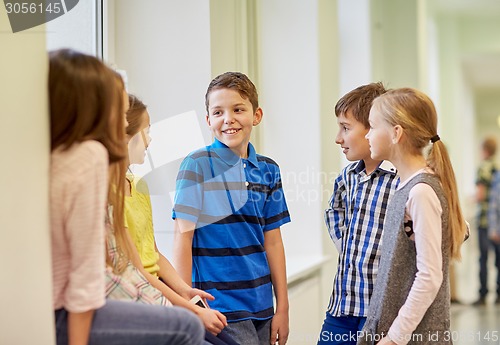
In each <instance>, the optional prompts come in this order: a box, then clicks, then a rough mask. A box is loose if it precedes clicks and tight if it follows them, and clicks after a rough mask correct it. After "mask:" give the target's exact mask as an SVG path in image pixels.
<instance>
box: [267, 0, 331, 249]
mask: <svg viewBox="0 0 500 345" xmlns="http://www.w3.org/2000/svg"><path fill="white" fill-rule="evenodd" d="M259 14H260V15H259V18H260V30H261V32H262V35H261V37H260V52H261V53H260V54H261V55H260V59H261V60H260V61H261V65H260V77H259V80H260V95H261V103H262V107H263V109H264V118H263V122H262V124H261V152H262V153H263V154H264V155H267V156H270V157H272V158H273V159H274V160H276V161H277V162H278V164H279V165H280V168H281V172H282V179H283V188H284V190H285V194H286V198H287V202H288V206H289V211H290V214H291V217H292V223H291V224H290V225H286V226H285V227H284V228H283V231H282V232H283V239H284V243H285V249H286V251H287V255H288V256H294V255H317V254H319V253H322V245H321V242H320V240H321V231H322V229H323V221H322V211H321V209H322V190H321V178H322V175H321V174H322V171H321V140H320V136H319V135H318V133H320V129H321V121H320V97H319V86H320V69H319V46H318V39H319V34H318V28H319V25H318V2H317V1H308V2H303V1H287V0H274V1H262V3H261V6H260V10H259Z"/></svg>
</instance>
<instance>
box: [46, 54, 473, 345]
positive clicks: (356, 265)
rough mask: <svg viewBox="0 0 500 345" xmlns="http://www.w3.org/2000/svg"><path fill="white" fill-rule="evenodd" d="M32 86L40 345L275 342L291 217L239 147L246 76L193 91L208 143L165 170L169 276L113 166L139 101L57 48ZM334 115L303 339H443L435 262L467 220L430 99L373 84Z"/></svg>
mask: <svg viewBox="0 0 500 345" xmlns="http://www.w3.org/2000/svg"><path fill="white" fill-rule="evenodd" d="M49 94H50V117H51V148H52V154H51V186H50V189H51V194H50V201H51V232H52V262H53V281H54V310H55V317H56V332H57V343H58V344H71V345H73V344H138V343H144V344H166V343H168V344H190V345H192V344H194V345H196V344H222V345H224V344H245V345H246V344H248V345H256V344H262V345H263V344H275V343H279V344H286V342H287V339H288V334H289V325H288V324H289V322H288V309H289V306H288V294H287V282H286V270H285V254H284V248H283V242H282V239H281V231H280V227H281V226H282V225H284V224H286V223H288V222H290V215H289V213H288V209H287V204H286V201H285V197H284V193H283V189H282V181H281V174H280V169H279V167H278V165H277V163H276V162H275V161H273V160H272V159H270V158H268V157H265V156H262V155H259V154H257V153H256V151H255V148H254V147H253V145H252V144H251V143H250V134H251V131H252V128H253V126H256V125H258V124H259V123H260V122H261V121H262V117H263V111H262V109H261V108H260V107H259V103H258V95H257V91H256V89H255V86H254V84H253V83H252V82H251V81H250V80H249V79H248V77H247V76H246V75H244V74H242V73H237V72H227V73H224V74H222V75H220V76H218V77H216V78H215V79H214V80H212V82H211V83H210V85H209V87H208V89H207V93H206V96H205V103H206V110H207V115H206V121H207V124H208V126H209V128H210V130H211V132H212V134H213V136H214V141H213V143H212V144H211V145H209V146H207V147H204V148H201V149H199V150H196V151H194V152H192V153H191V154H189V155H188V156H187V157H186V158H185V159H184V161H183V162H182V164H181V167H180V170H179V174H178V176H177V184H176V195H175V200H174V208H173V212H172V218H173V219H174V229H175V241H174V262H175V264H176V265H175V266H176V268H174V267H173V266H172V264H171V263H170V262H169V260H168V259H167V258H166V257H164V256H163V255H162V254H161V253H160V252H159V251H158V249H157V246H156V242H155V238H154V231H153V223H152V210H151V202H150V199H149V193H148V191H147V185H146V184H145V183H144V182H143V181H141V180H137V179H135V178H134V176H133V175H131V174H126V170H127V167H128V166H129V165H130V164H142V163H143V162H144V155H145V150H146V149H147V147H148V145H149V143H150V141H151V138H150V137H149V127H150V118H149V115H148V113H147V108H146V106H145V105H144V104H143V103H142V102H141V101H140V100H139V99H138V98H137V97H135V96H133V95H128V94H127V93H126V92H125V89H124V86H123V82H122V80H121V78H120V77H119V75H118V74H116V73H115V72H114V71H112V70H111V69H109V68H108V67H106V66H105V65H104V64H103V63H102V62H100V61H99V60H98V59H96V58H94V57H91V56H87V55H84V54H81V53H78V52H75V51H71V50H59V51H55V52H52V53H51V54H50V73H49ZM335 113H336V115H337V119H338V124H339V133H338V135H337V137H336V143H337V144H339V145H340V146H341V147H342V149H343V152H344V154H345V155H346V157H347V159H348V160H350V161H353V163H352V164H350V165H348V166H347V167H346V168H345V169H344V170H343V171H342V172H341V174H339V176H338V178H337V179H336V180H335V183H334V190H333V195H332V198H331V200H330V207H329V209H328V210H327V211H326V214H325V220H326V223H327V226H328V230H329V233H330V236H331V238H332V240H333V242H334V243H335V246H336V247H337V249H338V251H339V254H340V255H339V265H338V269H337V274H336V276H335V280H334V287H333V292H332V296H331V298H330V303H329V306H328V311H327V314H326V318H325V321H324V324H323V328H322V330H321V333H320V335H319V341H318V344H356V343H359V344H367V343H379V344H392V343H395V344H406V343H416V342H419V343H420V342H423V343H431V342H432V343H436V338H433V339H429V337H428V335H429V334H431V333H432V334H433V335H434V334H437V337H438V341H437V343H443V344H444V343H450V342H451V340H450V339H447V338H446V332H447V331H449V302H450V298H449V286H448V267H449V260H450V259H452V258H458V257H460V252H459V249H460V245H461V244H462V242H463V240H464V237H465V232H466V227H465V222H464V219H463V216H462V214H461V210H460V206H459V204H458V196H457V187H456V182H455V178H454V174H453V170H452V167H451V164H450V160H449V157H448V155H447V152H446V148H445V146H444V145H443V144H442V142H441V141H440V138H439V136H438V134H437V115H436V111H435V109H434V105H433V104H432V101H431V100H430V99H429V98H428V97H427V96H426V95H424V94H423V93H421V92H419V91H417V90H415V89H409V88H407V89H396V90H390V91H387V90H385V88H384V86H383V85H382V84H381V83H372V84H368V85H364V86H361V87H359V88H357V89H355V90H353V91H351V92H349V93H348V94H346V95H345V96H344V97H342V98H341V100H340V101H339V102H338V103H337V105H336V107H335ZM424 151H425V152H424ZM389 162H390V163H389ZM391 163H392V164H391ZM396 169H397V170H396ZM273 293H274V297H275V301H276V305H274V303H273ZM193 298H194V299H195V300H196V299H197V300H198V303H193V302H192V299H193ZM131 302H135V303H131ZM203 328H205V330H204V329H203ZM426 337H427V338H426ZM417 340H418V341H417Z"/></svg>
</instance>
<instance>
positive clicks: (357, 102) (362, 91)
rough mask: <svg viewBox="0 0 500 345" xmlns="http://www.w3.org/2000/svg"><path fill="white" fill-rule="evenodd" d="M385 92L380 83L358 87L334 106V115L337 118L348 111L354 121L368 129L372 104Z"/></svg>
mask: <svg viewBox="0 0 500 345" xmlns="http://www.w3.org/2000/svg"><path fill="white" fill-rule="evenodd" d="M386 92H387V90H386V89H385V87H384V85H383V84H382V83H381V82H378V83H370V84H366V85H362V86H359V87H357V88H355V89H354V90H352V91H349V92H348V93H346V94H345V95H344V96H343V97H342V98H341V99H339V101H338V102H337V104H336V105H335V115H336V116H337V117H339V116H340V115H345V114H346V113H347V112H348V111H350V112H351V114H352V116H353V117H354V119H356V121H358V122H361V123H362V124H363V125H364V126H365V128H369V127H370V124H369V122H368V116H369V115H370V108H371V106H372V102H373V100H374V99H375V98H377V97H378V96H380V95H382V94H384V93H386Z"/></svg>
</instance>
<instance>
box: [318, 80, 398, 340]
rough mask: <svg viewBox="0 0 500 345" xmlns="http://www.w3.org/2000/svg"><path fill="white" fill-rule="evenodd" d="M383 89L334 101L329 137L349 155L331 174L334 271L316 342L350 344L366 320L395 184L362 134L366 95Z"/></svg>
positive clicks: (328, 216) (371, 87) (365, 89)
mask: <svg viewBox="0 0 500 345" xmlns="http://www.w3.org/2000/svg"><path fill="white" fill-rule="evenodd" d="M385 92H386V89H385V88H384V86H383V85H382V83H371V84H367V85H363V86H360V87H358V88H356V89H354V90H352V91H350V92H349V93H347V94H346V95H344V96H343V97H342V98H341V99H340V100H339V101H338V102H337V104H336V106H335V115H336V116H337V123H338V125H339V132H338V134H337V137H336V138H335V142H336V143H337V144H339V145H340V146H341V148H342V151H343V153H344V154H345V155H346V158H347V159H348V160H349V161H355V162H354V163H351V164H349V165H348V166H347V167H345V168H344V169H343V170H342V172H341V173H340V174H339V176H338V177H337V178H336V180H335V182H334V186H333V195H332V197H331V199H330V202H329V208H328V209H327V210H326V211H325V221H326V225H327V227H328V232H329V233H330V237H331V238H332V240H333V242H334V244H335V246H336V248H337V250H338V252H339V261H338V267H337V273H336V275H335V279H334V282H333V291H332V295H331V296H330V302H329V304H328V309H327V312H326V318H325V320H324V322H323V327H322V329H321V332H320V335H319V341H318V344H321V345H323V344H350V345H351V344H352V345H355V344H356V340H357V335H358V332H359V331H361V329H362V328H363V325H364V323H365V320H366V316H367V311H368V305H369V302H370V297H371V295H372V291H373V286H374V282H375V279H376V277H377V271H378V264H379V258H380V248H379V245H380V241H381V239H382V228H383V223H384V217H385V212H386V208H387V203H388V201H389V198H390V197H391V196H392V194H393V193H394V191H395V190H396V187H397V185H398V181H399V179H398V178H397V176H396V170H395V169H394V167H393V166H392V165H391V164H390V163H389V162H384V161H377V160H373V159H372V158H371V156H370V146H369V144H368V140H367V139H366V138H365V135H366V134H367V133H368V131H369V129H370V125H369V123H368V115H369V113H370V108H371V104H372V101H373V100H374V99H375V98H376V97H378V96H380V95H382V94H383V93H385Z"/></svg>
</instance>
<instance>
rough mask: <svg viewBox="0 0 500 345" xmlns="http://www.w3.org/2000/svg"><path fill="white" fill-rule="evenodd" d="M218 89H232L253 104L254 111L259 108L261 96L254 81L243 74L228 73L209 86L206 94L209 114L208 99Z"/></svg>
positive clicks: (214, 80)
mask: <svg viewBox="0 0 500 345" xmlns="http://www.w3.org/2000/svg"><path fill="white" fill-rule="evenodd" d="M218 89H230V90H235V91H237V92H238V93H239V94H240V96H241V97H243V98H247V99H248V100H249V101H250V103H252V107H253V111H255V110H257V108H259V96H258V94H257V89H256V88H255V85H254V84H253V83H252V81H251V80H250V79H249V78H248V77H247V76H246V75H245V74H243V73H240V72H226V73H223V74H221V75H219V76H217V77H215V78H214V79H213V80H212V81H211V82H210V85H208V89H207V93H206V94H205V106H206V108H207V112H208V98H209V97H210V93H211V92H212V91H214V90H218Z"/></svg>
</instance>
